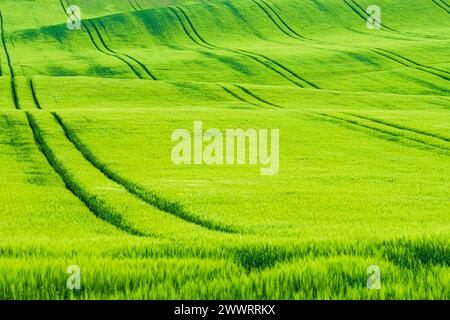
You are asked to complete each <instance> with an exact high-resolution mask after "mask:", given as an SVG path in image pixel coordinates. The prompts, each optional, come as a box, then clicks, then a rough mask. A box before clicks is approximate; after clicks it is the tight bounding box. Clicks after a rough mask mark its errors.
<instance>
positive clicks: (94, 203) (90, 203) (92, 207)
mask: <svg viewBox="0 0 450 320" xmlns="http://www.w3.org/2000/svg"><path fill="white" fill-rule="evenodd" d="M26 116H27V119H28V124H29V126H30V128H31V131H32V133H33V137H34V141H35V143H36V146H37V148H38V149H39V150H40V151H41V152H42V154H43V155H44V157H45V158H46V159H47V162H48V163H49V165H50V166H51V167H52V168H53V170H54V171H55V172H56V173H57V174H58V175H59V177H60V178H61V180H62V181H63V183H64V184H65V186H66V188H67V190H69V191H70V192H71V193H72V194H73V195H74V196H76V197H77V198H78V199H79V200H80V201H81V202H82V203H83V204H84V205H85V206H86V207H87V208H88V209H89V211H91V212H92V213H93V214H94V215H95V216H96V217H98V218H100V219H101V220H103V221H105V222H106V223H108V224H110V225H112V226H114V227H116V228H117V229H119V230H121V231H123V232H126V233H128V234H130V235H134V236H145V235H144V234H143V233H141V232H140V231H138V230H135V229H134V228H132V227H130V226H127V225H126V224H125V223H124V222H123V220H122V217H121V215H120V214H118V213H115V212H113V211H112V210H111V209H107V208H105V206H103V205H102V204H101V202H100V201H98V199H96V198H95V197H93V196H92V195H90V194H89V193H88V192H87V191H85V190H83V189H82V188H81V187H80V186H79V185H78V184H77V183H76V182H75V181H74V180H73V178H72V177H71V175H70V173H69V172H68V171H67V170H66V169H65V168H64V166H63V165H61V163H60V162H59V161H58V159H57V157H56V156H55V154H54V153H53V151H52V149H51V148H50V147H49V145H48V144H47V143H46V141H45V138H44V134H43V132H42V129H41V128H40V127H39V125H38V124H37V122H36V120H35V119H34V117H33V116H32V114H31V113H30V112H26Z"/></svg>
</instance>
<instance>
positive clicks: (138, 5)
mask: <svg viewBox="0 0 450 320" xmlns="http://www.w3.org/2000/svg"><path fill="white" fill-rule="evenodd" d="M134 3H135V4H136V6H137V7H138V8H139V10H142V7H141V5H140V4H139V2H137V0H134Z"/></svg>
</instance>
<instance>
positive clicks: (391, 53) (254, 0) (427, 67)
mask: <svg viewBox="0 0 450 320" xmlns="http://www.w3.org/2000/svg"><path fill="white" fill-rule="evenodd" d="M252 1H253V2H255V3H256V4H257V2H256V1H261V2H263V3H265V4H266V6H267V7H268V8H270V10H271V11H272V12H273V13H274V14H275V15H276V16H277V17H278V19H279V20H280V21H281V22H282V23H283V24H284V25H285V26H286V28H288V29H289V30H290V31H291V32H293V33H294V34H296V35H297V36H299V37H301V40H306V41H311V42H315V43H321V44H327V45H338V44H334V43H329V42H323V41H317V40H313V39H308V38H305V37H303V36H301V35H299V34H298V33H296V32H295V30H293V29H292V28H291V27H290V26H289V25H288V24H287V23H286V22H285V21H284V20H283V19H282V17H281V16H280V15H279V14H277V12H276V11H275V10H274V9H273V8H272V7H271V6H270V5H269V4H268V3H267V2H266V0H252ZM344 1H347V0H344ZM350 1H352V2H353V3H355V4H356V5H357V6H358V7H359V8H360V9H361V10H363V9H362V8H361V6H359V5H358V4H357V3H356V2H355V1H353V0H350ZM347 5H349V6H350V7H351V8H353V7H352V6H351V5H350V4H349V3H347ZM363 11H364V10H363ZM264 12H266V14H267V15H269V14H268V13H267V11H265V10H264ZM355 12H358V11H355ZM364 13H365V14H366V15H367V17H369V15H368V14H367V13H366V12H365V11H364ZM362 18H363V19H365V20H366V18H365V17H363V16H362ZM276 25H277V26H278V24H276ZM392 31H394V30H392ZM291 38H293V37H292V36H291ZM298 40H300V39H298ZM376 49H377V50H380V51H384V52H386V53H387V54H390V55H393V56H396V57H397V58H399V59H402V60H406V61H408V62H410V63H412V64H414V65H415V66H417V67H419V70H421V71H424V72H428V73H430V71H429V70H423V69H420V68H424V69H432V70H435V71H438V72H443V73H446V74H449V75H450V72H447V71H444V70H441V69H437V68H434V67H429V66H424V65H421V64H419V63H417V62H414V61H412V60H411V59H408V58H405V57H402V56H400V55H398V54H395V53H393V52H390V51H388V50H383V49H379V48H376ZM339 52H340V51H339ZM371 52H373V53H375V54H377V55H380V53H379V52H377V51H375V50H374V49H372V50H371ZM381 55H382V56H383V57H385V58H387V59H389V60H391V61H395V62H397V63H399V64H401V65H403V66H406V65H405V64H404V63H402V62H401V61H397V60H396V59H393V58H392V57H387V56H386V55H384V54H381ZM408 67H411V66H408ZM431 74H433V75H435V76H438V77H440V78H443V79H444V80H448V79H447V78H446V77H445V76H442V75H438V74H435V73H434V72H432V71H431Z"/></svg>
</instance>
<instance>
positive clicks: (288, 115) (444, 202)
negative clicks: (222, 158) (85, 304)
mask: <svg viewBox="0 0 450 320" xmlns="http://www.w3.org/2000/svg"><path fill="white" fill-rule="evenodd" d="M373 4H376V5H378V6H379V7H380V8H381V10H382V11H381V12H382V26H381V30H377V29H373V30H370V29H368V27H367V25H366V20H367V17H368V14H367V13H366V8H367V7H368V6H369V5H373ZM69 5H77V6H79V7H80V9H81V25H80V27H81V28H80V29H74V30H72V29H69V28H68V26H67V21H68V19H70V17H68V16H71V14H70V11H67V12H66V8H67V7H68V6H69ZM0 10H1V40H2V41H1V42H2V46H0V162H1V165H0V178H1V180H0V299H450V206H449V204H450V179H449V177H450V34H449V30H450V19H449V14H450V4H449V3H448V1H447V0H377V1H376V3H374V2H373V1H369V0H189V1H185V0H184V1H182V0H165V1H164V0H129V1H127V0H69V1H67V0H61V1H60V0H39V1H34V0H20V1H18V0H0ZM200 120H201V121H203V126H204V127H205V128H218V129H219V130H221V131H225V130H226V129H229V128H243V129H248V128H254V129H279V132H280V146H279V158H280V160H279V171H278V173H277V174H276V175H272V176H267V175H261V174H260V166H258V165H256V166H255V165H251V164H244V165H219V164H216V165H206V164H202V165H176V164H174V163H173V162H172V159H171V152H172V149H173V147H174V145H175V143H174V141H172V140H171V135H172V133H173V131H174V130H176V129H179V128H184V129H188V130H190V131H192V130H193V127H194V122H195V121H200ZM205 145H206V144H205ZM70 265H78V266H79V267H80V269H81V290H80V291H76V290H75V291H72V290H69V289H68V288H67V285H66V281H67V279H68V276H69V275H68V274H67V268H68V267H69V266H70ZM371 265H376V266H378V267H379V269H380V271H381V289H379V290H369V288H368V287H367V279H368V277H369V276H370V274H368V273H367V272H366V271H367V269H368V268H369V266H371Z"/></svg>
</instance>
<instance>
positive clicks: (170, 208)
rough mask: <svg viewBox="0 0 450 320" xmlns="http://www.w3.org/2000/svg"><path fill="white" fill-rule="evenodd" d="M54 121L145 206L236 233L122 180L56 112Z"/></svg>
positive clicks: (93, 162) (82, 151) (95, 164)
mask: <svg viewBox="0 0 450 320" xmlns="http://www.w3.org/2000/svg"><path fill="white" fill-rule="evenodd" d="M51 114H52V115H53V117H54V119H55V121H56V122H57V123H58V124H59V126H60V127H61V128H62V130H63V131H64V134H65V136H66V138H67V140H68V141H69V142H70V143H71V144H72V145H73V146H74V147H75V149H77V150H78V152H80V154H81V155H82V156H83V157H84V158H85V159H86V160H87V161H88V162H89V163H90V164H91V165H92V166H93V167H94V168H96V169H97V170H99V171H100V172H101V173H102V174H103V175H104V176H105V177H106V178H108V179H109V180H111V181H113V182H115V183H117V184H119V185H121V186H122V187H124V188H125V189H126V190H127V191H128V192H129V193H130V194H132V195H133V196H135V197H136V198H138V199H140V200H141V201H143V202H145V203H146V204H148V205H150V206H152V207H154V208H156V209H158V210H159V211H161V212H165V213H168V214H171V215H173V216H175V217H177V218H180V219H182V220H184V221H186V222H190V223H193V224H195V225H198V226H200V227H203V228H205V229H209V230H211V231H219V232H225V233H237V231H236V230H234V228H232V227H231V226H223V225H221V224H219V223H216V222H213V221H209V220H205V219H202V218H200V217H198V216H195V215H192V214H191V213H189V212H187V211H186V210H185V209H184V208H183V207H182V206H181V205H180V204H179V203H176V202H172V201H170V200H166V199H163V198H161V197H160V196H158V195H156V194H155V193H153V192H150V191H148V190H146V189H145V188H143V187H141V186H140V185H138V184H136V183H134V182H132V181H129V180H128V179H126V178H123V177H122V176H121V175H119V174H117V173H116V172H114V171H113V170H111V169H110V168H109V167H108V166H107V165H106V164H104V163H103V162H101V161H100V160H99V159H98V158H97V157H96V156H95V155H94V154H93V153H92V151H91V150H90V149H89V148H88V147H87V146H86V145H85V144H84V143H83V142H82V141H81V140H80V139H79V138H78V136H77V135H76V134H75V132H74V131H73V130H71V129H70V128H69V127H68V126H67V125H66V124H65V123H64V120H63V119H62V118H61V116H59V115H58V114H57V113H56V112H52V113H51Z"/></svg>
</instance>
